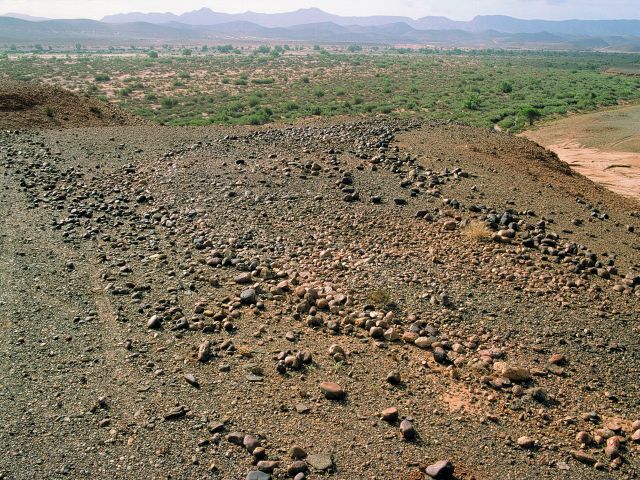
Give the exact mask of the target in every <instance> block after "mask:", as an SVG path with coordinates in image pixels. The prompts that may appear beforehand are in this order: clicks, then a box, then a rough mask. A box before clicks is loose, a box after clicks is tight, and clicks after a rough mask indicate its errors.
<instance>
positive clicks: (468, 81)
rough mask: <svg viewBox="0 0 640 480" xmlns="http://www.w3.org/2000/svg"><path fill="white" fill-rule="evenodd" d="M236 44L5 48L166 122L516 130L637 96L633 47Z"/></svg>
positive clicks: (7, 61)
mask: <svg viewBox="0 0 640 480" xmlns="http://www.w3.org/2000/svg"><path fill="white" fill-rule="evenodd" d="M349 50H350V51H347V49H346V48H344V47H342V48H334V49H328V47H327V49H325V48H321V47H318V46H316V47H312V46H309V47H295V48H293V49H291V48H289V47H271V46H269V47H267V46H263V47H259V48H251V49H249V48H248V47H245V48H244V49H243V50H238V49H237V48H236V47H231V46H228V47H226V48H225V47H222V48H217V49H214V48H209V49H206V48H205V51H202V50H200V49H199V48H198V49H196V48H192V49H185V50H183V51H175V50H172V49H171V48H170V47H167V48H166V49H164V50H163V49H160V51H159V52H149V51H146V52H145V51H141V50H132V51H128V52H124V53H123V54H114V52H111V53H102V54H100V53H81V54H79V55H71V54H69V55H51V54H48V53H46V52H39V53H36V54H33V55H24V54H12V53H11V52H7V53H8V55H7V54H5V55H3V56H0V78H1V77H3V76H4V77H10V78H14V79H18V80H36V81H40V82H46V83H51V84H57V85H62V86H65V87H67V88H70V89H72V90H75V91H79V92H85V93H87V94H88V95H91V96H95V97H99V98H102V99H104V100H111V101H114V102H116V103H118V104H120V105H121V106H122V107H124V108H125V109H126V110H128V111H131V112H134V113H137V114H139V115H141V116H143V117H145V118H147V119H150V120H153V121H155V122H159V123H164V124H169V125H203V124H210V123H213V124H263V123H268V122H289V121H293V120H295V119H297V118H301V117H312V116H335V115H360V114H391V113H394V114H411V115H420V116H424V117H425V118H433V119H454V120H461V121H465V122H468V123H472V124H475V125H480V126H486V127H491V126H493V125H495V124H498V125H499V126H500V127H501V128H502V129H503V130H510V131H520V130H522V129H523V128H524V127H525V125H526V122H527V119H526V118H525V116H524V115H523V113H522V111H523V108H525V107H531V108H533V109H534V110H535V112H536V113H535V115H536V116H538V115H540V116H541V117H547V116H555V115H563V114H566V113H569V112H575V111H585V110H593V109H596V108H598V107H601V106H608V105H616V104H618V103H619V102H621V101H628V100H634V99H636V98H640V78H636V77H633V76H627V75H612V74H608V73H605V71H607V69H609V68H611V67H612V66H613V65H615V66H616V68H625V66H627V65H628V66H629V68H635V67H634V65H638V64H639V63H640V62H639V60H640V57H639V56H638V55H629V54H603V53H584V54H579V53H575V52H573V53H540V52H505V51H478V52H464V51H450V52H436V51H432V50H425V49H422V50H410V49H401V50H374V49H369V50H367V51H362V49H361V48H360V47H356V46H352V47H351V48H350V49H349Z"/></svg>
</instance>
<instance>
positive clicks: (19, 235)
mask: <svg viewBox="0 0 640 480" xmlns="http://www.w3.org/2000/svg"><path fill="white" fill-rule="evenodd" d="M4 128H5V130H3V131H2V133H0V172H1V174H0V218H2V224H1V228H0V286H1V288H0V328H1V329H2V332H1V335H0V385H1V388H0V425H2V428H1V429H0V445H2V451H3V454H2V456H0V478H1V479H3V480H4V479H51V478H93V479H115V478H117V479H140V478H149V479H168V478H172V479H196V478H197V479H209V478H212V479H225V480H237V479H245V478H247V479H268V478H274V479H284V478H296V479H297V480H300V479H302V478H308V479H323V478H335V479H378V480H383V479H403V480H404V479H406V480H409V479H412V480H419V479H429V478H443V479H444V478H458V479H467V480H468V479H478V480H495V479H501V480H502V479H504V480H507V479H518V480H522V479H536V480H540V479H566V478H572V479H573V478H575V479H577V478H580V479H637V478H640V473H639V472H640V383H639V382H638V378H640V377H639V375H640V353H639V352H640V350H639V346H640V345H639V339H640V323H639V318H640V308H639V300H640V238H639V236H638V231H640V217H639V213H638V210H640V207H639V206H638V203H636V202H634V201H632V200H629V199H625V198H623V197H621V196H618V195H616V194H614V193H612V192H610V191H609V190H607V189H605V188H604V187H601V186H598V185H596V184H594V183H593V182H591V181H590V180H588V179H586V178H585V177H583V176H581V175H579V174H576V173H573V172H572V171H571V169H569V168H568V166H567V165H566V164H564V163H562V162H560V161H559V160H558V159H557V158H556V157H555V155H553V154H551V153H550V152H548V151H546V150H544V149H543V148H541V147H539V146H537V145H535V144H534V143H532V142H529V141H527V140H526V139H523V138H516V137H512V136H509V135H506V134H501V133H496V132H493V131H490V130H480V129H476V128H472V127H468V126H464V125H459V124H454V123H423V124H418V123H415V122H410V121H405V120H403V121H400V120H393V119H369V120H344V121H334V122H331V123H320V122H315V123H306V124H301V125H299V126H295V127H282V128H281V127H273V126H272V127H261V128H255V129H252V128H237V129H230V128H229V129H223V128H192V129H187V128H183V129H181V128H167V127H157V126H107V127H81V128H68V129H63V130H52V129H47V130H44V129H36V130H33V129H32V130H19V131H18V130H15V127H10V126H5V127H4ZM7 129H8V130H7Z"/></svg>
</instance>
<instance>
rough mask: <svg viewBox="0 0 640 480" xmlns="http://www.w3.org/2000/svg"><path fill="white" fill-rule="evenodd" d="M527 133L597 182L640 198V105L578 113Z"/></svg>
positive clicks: (528, 136) (527, 135) (526, 135)
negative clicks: (584, 113)
mask: <svg viewBox="0 0 640 480" xmlns="http://www.w3.org/2000/svg"><path fill="white" fill-rule="evenodd" d="M524 136H525V137H527V138H529V139H531V140H533V141H535V142H537V143H539V144H540V145H543V146H545V147H547V148H549V149H550V150H552V151H553V152H555V153H556V154H557V155H558V157H560V159H561V160H563V161H565V162H567V163H568V164H569V165H571V168H573V169H574V170H576V171H577V172H579V173H581V174H583V175H586V176H587V177H589V178H590V179H591V180H593V181H594V182H597V183H599V184H601V185H604V186H606V187H607V188H609V189H610V190H612V191H614V192H616V193H619V194H620V195H624V196H627V197H629V198H633V199H636V200H638V201H640V105H633V106H627V107H623V108H614V109H609V110H605V111H602V112H597V113H591V114H586V115H574V116H571V117H568V118H564V119H561V120H558V121H553V122H551V123H548V124H545V125H543V126H541V127H540V128H538V129H536V130H532V131H529V132H526V133H525V134H524Z"/></svg>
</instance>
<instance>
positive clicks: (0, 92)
mask: <svg viewBox="0 0 640 480" xmlns="http://www.w3.org/2000/svg"><path fill="white" fill-rule="evenodd" d="M141 123H143V122H142V120H140V119H137V118H134V117H132V116H131V115H128V114H126V113H124V112H122V111H121V110H119V109H117V108H116V107H114V106H112V105H109V104H107V103H104V102H100V101H99V100H96V99H93V98H90V97H86V96H83V95H79V94H77V93H74V92H70V91H68V90H65V89H62V88H57V87H52V86H47V85H41V84H33V83H19V82H12V81H6V80H2V81H0V129H3V130H15V129H41V128H73V127H96V126H114V125H140V124H141Z"/></svg>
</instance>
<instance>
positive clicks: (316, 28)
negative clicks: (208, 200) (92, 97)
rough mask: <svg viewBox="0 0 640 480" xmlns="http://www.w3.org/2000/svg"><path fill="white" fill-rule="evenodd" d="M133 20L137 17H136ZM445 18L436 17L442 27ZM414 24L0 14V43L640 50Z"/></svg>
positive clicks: (596, 38) (601, 38) (610, 41)
mask: <svg viewBox="0 0 640 480" xmlns="http://www.w3.org/2000/svg"><path fill="white" fill-rule="evenodd" d="M135 18H137V17H135ZM443 22H444V20H442V19H440V20H437V21H436V23H438V25H440V26H443V25H444V23H443ZM455 26H456V25H452V28H448V29H442V28H417V27H415V26H414V25H411V24H409V23H407V22H392V23H386V24H382V25H340V24H337V23H335V22H319V23H305V24H299V25H291V26H288V27H265V26H263V25H259V24H257V23H254V22H249V21H245V20H234V21H230V22H226V23H220V24H216V25H192V24H184V23H180V22H177V21H174V20H171V21H169V22H164V23H161V24H156V23H150V22H140V21H136V22H129V23H108V22H99V21H95V20H82V19H80V20H45V21H37V22H35V21H27V20H20V19H17V18H11V17H0V43H2V42H4V43H20V42H23V43H27V44H34V43H44V44H47V43H49V44H51V43H58V44H61V43H68V44H70V43H73V42H79V41H80V42H92V43H102V44H109V45H123V44H128V43H133V42H136V41H144V42H153V43H158V42H188V41H194V42H200V43H204V42H211V43H214V42H240V41H241V42H247V41H249V42H256V43H258V42H264V41H273V42H287V41H289V42H293V41H296V42H314V43H331V44H336V43H343V44H346V43H362V44H377V45H429V46H436V47H469V48H531V49H544V48H548V49H559V50H603V51H607V50H611V51H626V52H635V51H640V35H638V36H627V35H592V36H589V35H569V34H564V33H549V32H536V33H527V32H524V33H505V32H501V31H499V30H496V29H487V30H478V31H474V30H464V29H460V28H454V27H455Z"/></svg>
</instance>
